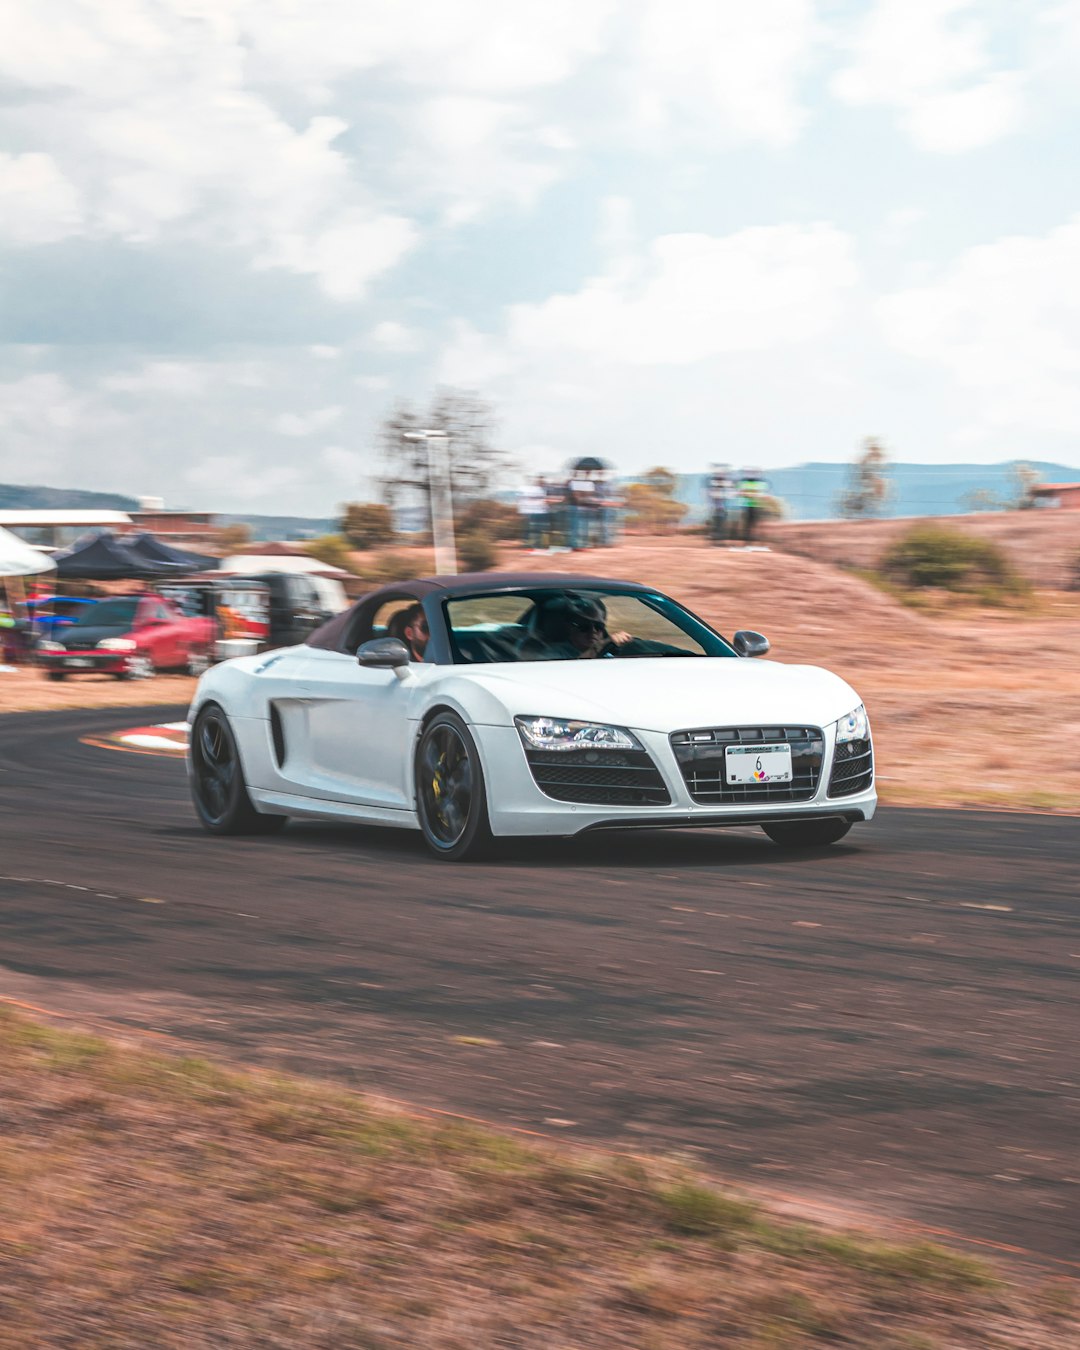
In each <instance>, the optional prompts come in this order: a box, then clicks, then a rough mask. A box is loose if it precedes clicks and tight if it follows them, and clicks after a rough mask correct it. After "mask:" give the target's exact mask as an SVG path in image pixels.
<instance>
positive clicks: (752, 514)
mask: <svg viewBox="0 0 1080 1350" xmlns="http://www.w3.org/2000/svg"><path fill="white" fill-rule="evenodd" d="M768 490H769V485H768V483H767V482H766V481H765V479H764V478H763V477H762V476H761V473H760V472H759V470H757V469H744V470H743V472H742V478H741V479H740V480H739V498H740V501H741V505H742V537H743V541H744V542H745V543H747V544H752V543H753V542H754V540H755V539H756V538H757V531H758V522H759V520H760V519H761V514H762V512H763V511H764V509H765V496H766V494H767V493H768Z"/></svg>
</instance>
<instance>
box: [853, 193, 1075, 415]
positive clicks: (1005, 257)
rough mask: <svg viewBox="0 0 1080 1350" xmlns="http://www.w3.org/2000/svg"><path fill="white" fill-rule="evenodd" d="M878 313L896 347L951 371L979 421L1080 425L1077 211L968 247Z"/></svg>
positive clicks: (884, 302)
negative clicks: (1041, 230)
mask: <svg viewBox="0 0 1080 1350" xmlns="http://www.w3.org/2000/svg"><path fill="white" fill-rule="evenodd" d="M878 314H879V318H880V321H881V325H882V328H883V331H884V333H885V336H886V338H887V339H888V341H889V342H891V343H892V344H893V346H894V347H896V348H897V349H898V350H900V351H902V352H904V353H906V354H907V355H909V356H912V357H917V358H920V359H923V360H926V361H931V362H934V363H936V364H938V365H939V366H941V367H943V368H944V369H945V370H946V371H947V372H948V373H949V375H950V376H952V378H953V379H954V380H955V381H956V382H957V384H958V385H959V387H960V389H961V390H962V391H963V393H964V397H965V401H966V402H967V404H968V406H970V407H971V408H972V410H973V411H972V420H973V421H974V422H977V423H978V424H979V425H980V426H981V427H983V428H987V427H1016V428H1022V429H1037V430H1038V431H1041V432H1050V433H1066V434H1070V435H1073V436H1075V435H1077V434H1080V215H1076V216H1074V217H1073V218H1072V220H1071V221H1069V222H1068V223H1067V224H1065V225H1063V226H1061V227H1060V228H1058V229H1056V230H1053V231H1051V232H1050V233H1049V234H1047V235H1044V236H1043V237H1041V238H1038V237H1030V236H1026V237H1025V236H1013V237H1009V238H1003V239H999V240H997V241H996V242H994V243H992V244H985V245H982V246H980V247H978V248H973V249H969V250H968V251H967V252H966V253H964V254H962V255H961V256H960V257H959V258H958V259H957V260H956V261H955V262H954V263H953V265H952V266H951V267H949V268H948V269H947V270H946V271H944V272H943V273H942V274H941V275H940V276H939V277H938V278H937V279H936V280H935V281H934V282H932V283H930V284H928V285H925V286H919V287H915V288H911V289H909V290H904V291H899V292H896V293H894V294H892V295H889V296H886V297H885V298H884V299H883V300H882V301H881V302H880V304H879V306H878Z"/></svg>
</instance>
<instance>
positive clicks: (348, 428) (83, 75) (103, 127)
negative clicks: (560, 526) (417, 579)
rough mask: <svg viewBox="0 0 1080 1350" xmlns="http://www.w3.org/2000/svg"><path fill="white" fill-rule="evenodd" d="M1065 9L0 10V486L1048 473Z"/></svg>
mask: <svg viewBox="0 0 1080 1350" xmlns="http://www.w3.org/2000/svg"><path fill="white" fill-rule="evenodd" d="M1078 129H1080V0H978V2H977V3H972V2H969V0H867V2H865V3H847V2H841V0H755V2H754V3H753V4H747V3H746V0H622V3H616V2H615V0H543V3H535V2H534V0H515V3H513V4H507V3H506V0H454V3H448V2H447V0H396V2H395V0H363V3H358V2H357V0H34V3H32V4H28V3H26V0H0V481H5V482H17V483H44V484H48V485H51V486H67V487H81V488H94V489H102V490H113V491H121V492H125V493H128V494H130V495H135V496H138V495H153V496H161V497H163V498H164V499H165V501H166V504H167V505H168V506H170V507H173V508H177V509H181V508H189V509H201V510H220V511H231V512H266V513H288V514H305V515H329V514H332V513H333V512H334V511H335V510H336V509H337V507H338V505H339V504H340V503H341V502H344V501H348V500H361V499H365V498H371V497H372V496H373V495H374V488H373V478H374V476H375V475H376V474H377V473H378V471H379V464H378V461H377V459H376V449H375V447H376V434H377V428H378V425H379V422H380V420H381V419H382V418H383V417H385V416H386V415H387V414H388V413H389V412H390V411H391V410H392V409H393V407H394V406H395V405H396V404H397V403H398V402H399V401H401V400H408V401H410V402H412V403H413V404H415V405H417V406H421V407H422V406H423V405H424V403H425V402H426V401H427V400H428V399H429V398H430V396H431V394H432V392H433V390H434V389H435V387H436V386H438V385H450V386H456V387H459V388H462V389H468V390H474V391H477V392H478V393H480V394H481V395H482V396H483V397H484V398H486V399H487V400H489V401H490V403H491V404H492V406H493V408H494V411H495V416H496V419H497V436H498V440H499V443H500V444H501V445H502V446H503V447H504V448H505V449H506V450H507V451H508V452H509V453H510V454H511V455H512V456H513V457H514V460H515V462H516V463H517V465H518V466H520V470H521V472H522V473H524V472H526V471H529V472H532V471H536V470H554V469H556V468H558V467H559V466H561V465H562V464H564V463H565V462H566V461H567V460H568V458H570V457H572V456H574V455H579V454H598V455H601V456H604V457H606V458H608V459H610V460H611V461H612V462H613V463H615V464H616V465H617V466H618V467H619V468H620V469H621V470H622V471H624V472H628V473H631V472H635V471H640V470H643V469H645V468H648V467H649V466H651V465H653V464H664V465H667V466H669V467H672V468H674V469H676V470H679V471H683V472H691V471H696V470H701V469H704V468H705V467H706V466H707V465H708V464H709V463H711V462H726V463H732V464H735V465H741V464H748V463H751V464H755V465H759V466H762V467H764V468H765V469H766V470H767V469H768V468H770V467H773V466H779V465H789V464H794V463H799V462H803V461H806V460H839V461H843V460H848V459H850V458H852V457H853V455H854V454H855V453H856V451H857V449H858V447H859V445H860V443H861V441H862V439H863V438H864V437H866V436H870V435H873V436H877V437H880V438H881V439H882V440H883V441H884V443H885V445H886V447H887V449H888V450H889V452H890V453H891V454H892V455H893V457H894V458H897V459H902V460H907V461H920V462H927V463H942V462H997V461H1001V460H1006V459H1012V458H1017V457H1019V458H1026V459H1037V460H1053V461H1057V462H1060V463H1064V464H1067V465H1071V466H1080V172H1078V167H1080V163H1078V161H1080V153H1078V144H1080V142H1078V137H1077V131H1078Z"/></svg>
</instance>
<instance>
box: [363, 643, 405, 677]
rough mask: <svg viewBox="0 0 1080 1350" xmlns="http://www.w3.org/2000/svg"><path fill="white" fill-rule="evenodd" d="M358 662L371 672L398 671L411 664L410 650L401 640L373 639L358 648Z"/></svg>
mask: <svg viewBox="0 0 1080 1350" xmlns="http://www.w3.org/2000/svg"><path fill="white" fill-rule="evenodd" d="M356 660H357V662H358V663H359V664H360V665H362V666H366V667H367V668H368V669H369V670H397V669H398V668H399V667H400V666H407V665H408V664H409V649H408V647H406V646H405V644H404V642H402V640H401V639H400V638H393V637H381V638H372V639H371V641H370V642H362V643H361V644H360V646H359V647H357V649H356Z"/></svg>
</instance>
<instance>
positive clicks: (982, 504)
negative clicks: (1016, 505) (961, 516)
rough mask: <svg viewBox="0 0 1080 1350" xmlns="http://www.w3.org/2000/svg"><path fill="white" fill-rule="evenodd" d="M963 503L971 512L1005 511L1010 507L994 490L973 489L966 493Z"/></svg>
mask: <svg viewBox="0 0 1080 1350" xmlns="http://www.w3.org/2000/svg"><path fill="white" fill-rule="evenodd" d="M963 503H964V505H965V506H966V507H967V509H968V510H969V511H1003V510H1004V509H1005V507H1006V506H1007V505H1008V503H1007V502H1003V501H1002V500H1001V498H1000V497H999V496H998V494H997V493H996V492H995V491H994V489H993V488H972V489H971V491H970V492H965V493H964V496H963Z"/></svg>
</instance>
